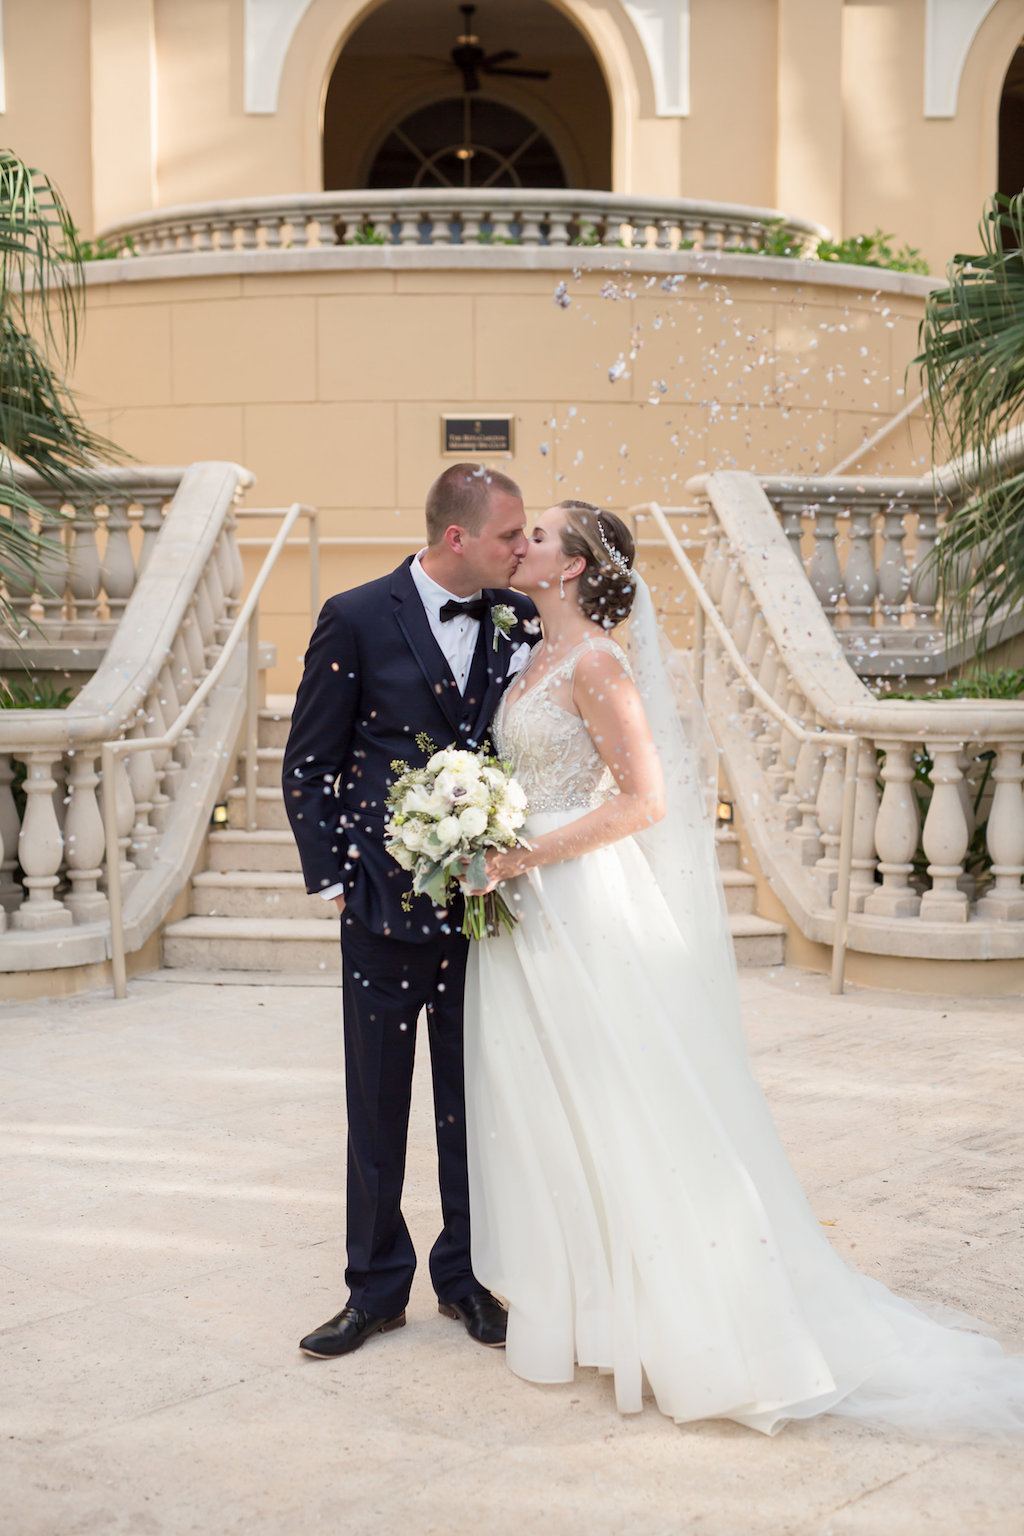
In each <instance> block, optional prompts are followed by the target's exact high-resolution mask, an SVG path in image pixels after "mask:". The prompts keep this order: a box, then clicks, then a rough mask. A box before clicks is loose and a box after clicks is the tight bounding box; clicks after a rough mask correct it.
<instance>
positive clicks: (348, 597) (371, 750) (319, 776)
mask: <svg viewBox="0 0 1024 1536" xmlns="http://www.w3.org/2000/svg"><path fill="white" fill-rule="evenodd" d="M411 564H412V558H411V557H410V558H409V559H408V560H406V561H405V562H404V563H403V564H402V565H400V566H399V568H398V570H397V571H392V573H391V575H390V576H382V577H380V578H379V579H378V580H377V581H370V582H367V583H366V585H365V586H362V587H354V588H353V589H352V590H351V591H349V592H339V593H338V594H337V596H335V597H331V598H328V600H327V602H326V603H325V604H324V606H323V609H322V611H321V613H320V619H319V622H318V624H317V627H316V630H315V631H314V634H313V638H312V639H311V640H310V643H309V649H308V650H307V652H306V664H305V671H304V672H303V676H302V681H301V683H300V684H299V689H298V694H297V696H296V700H295V709H294V712H293V714H292V726H291V731H290V733H289V736H288V745H287V747H286V748H285V755H284V769H283V775H282V786H283V790H284V802H285V807H286V809H287V811H288V819H289V821H290V822H291V826H292V831H293V833H294V834H295V841H296V843H297V844H298V848H299V855H300V857H301V859H302V870H303V874H304V875H305V878H306V887H307V889H308V890H309V891H311V892H314V891H323V890H326V889H327V888H328V887H329V886H332V885H336V884H339V883H340V884H342V885H343V886H344V888H345V899H346V906H347V908H348V910H350V911H351V912H352V913H354V915H355V916H356V917H357V918H358V919H359V921H360V922H361V923H362V924H363V925H364V926H365V927H367V928H369V929H370V930H371V932H373V933H379V934H390V935H391V936H392V937H394V938H399V939H405V940H407V941H411V942H413V943H425V942H427V941H428V940H430V939H432V938H434V937H435V935H436V934H437V933H438V932H439V931H440V929H441V926H442V924H443V923H444V922H445V921H446V919H445V918H444V916H443V915H441V914H440V913H439V912H438V910H437V909H436V908H434V907H433V905H432V904H431V902H430V901H429V900H428V898H427V897H425V896H419V897H416V898H415V899H414V900H413V903H412V909H411V911H409V912H404V911H403V910H402V897H403V895H404V894H405V892H406V891H407V890H408V889H409V887H410V884H411V880H412V877H411V875H410V874H409V873H408V871H406V870H403V869H401V868H400V866H399V865H398V864H396V863H395V861H394V859H392V858H391V856H390V854H389V853H388V852H387V851H386V850H385V847H384V820H385V816H386V814H387V794H388V790H389V789H390V787H391V784H392V782H393V781H394V778H395V774H394V772H393V771H392V763H394V762H395V761H404V762H407V763H409V764H410V766H415V765H419V764H422V763H423V762H424V761H425V756H424V754H423V752H422V751H421V750H420V749H419V748H418V747H417V745H416V737H417V735H419V734H420V733H421V732H422V733H425V734H426V735H427V736H428V737H429V738H430V740H431V741H432V742H433V744H434V746H435V747H437V748H441V747H447V746H451V745H452V744H453V743H455V744H457V745H459V746H466V747H477V746H479V745H480V744H481V742H483V741H484V740H485V739H486V736H487V729H488V727H489V725H490V723H491V718H492V716H493V715H494V711H495V710H496V708H497V707H498V702H499V700H500V698H501V695H502V692H503V691H504V689H505V686H506V685H507V683H508V681H509V678H508V667H509V661H510V659H511V655H512V652H513V651H514V649H515V648H516V646H517V645H520V644H521V643H522V642H523V641H528V642H530V643H532V642H534V641H535V640H536V639H538V638H539V632H538V633H533V634H531V633H528V632H527V631H526V630H525V629H524V627H523V626H524V623H525V622H526V621H527V620H530V619H533V618H535V616H536V609H535V608H534V606H533V604H532V603H531V602H530V600H529V598H526V597H523V596H522V594H521V593H519V592H510V591H502V590H487V591H485V592H484V596H485V597H486V598H487V599H488V601H489V603H490V604H491V605H492V606H493V605H494V604H496V603H507V604H508V605H509V607H511V608H513V609H514V610H515V613H516V624H515V626H514V628H513V629H512V633H511V635H510V637H509V639H507V640H506V639H504V638H502V636H501V635H500V634H499V637H498V643H497V648H495V646H494V623H493V620H492V618H491V613H490V608H488V610H487V612H485V613H484V615H483V616H482V618H481V620H480V631H479V635H478V637H477V647H476V652H475V655H474V659H473V665H472V668H471V671H470V674H469V678H468V681H467V684H466V691H465V694H464V695H463V694H460V693H459V689H458V685H457V683H456V681H455V679H454V677H453V676H452V673H451V669H450V668H449V666H448V663H447V661H446V660H445V658H444V655H443V653H442V651H441V649H440V647H439V646H438V644H437V641H436V640H435V639H434V636H433V633H432V632H431V628H430V622H429V620H428V618H427V614H426V610H425V609H424V607H423V603H422V600H421V599H420V595H419V593H418V592H417V590H416V587H415V585H414V583H413V579H412V576H411V575H410V573H409V567H410V566H411Z"/></svg>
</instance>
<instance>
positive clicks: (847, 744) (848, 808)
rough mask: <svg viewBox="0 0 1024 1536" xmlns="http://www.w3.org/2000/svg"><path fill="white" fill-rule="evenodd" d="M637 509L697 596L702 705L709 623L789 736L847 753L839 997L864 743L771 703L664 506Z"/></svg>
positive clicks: (836, 941) (835, 978) (835, 946)
mask: <svg viewBox="0 0 1024 1536" xmlns="http://www.w3.org/2000/svg"><path fill="white" fill-rule="evenodd" d="M634 510H635V511H636V512H638V513H642V514H645V515H649V516H650V517H651V518H652V519H653V521H654V522H655V523H657V525H658V527H659V529H660V530H661V533H662V535H663V537H664V539H665V543H666V544H667V545H668V548H669V551H670V553H671V554H672V556H673V558H674V560H675V562H676V564H677V565H678V567H679V569H680V570H681V571H682V573H683V576H684V577H685V579H686V581H687V584H688V585H689V587H690V590H691V591H692V592H693V595H694V597H695V598H696V599H697V604H698V608H697V613H696V614H695V615H694V630H693V655H694V673H695V676H696V681H697V688H698V692H699V694H700V698H701V703H703V702H704V620H705V618H707V619H708V620H709V621H710V623H711V627H712V629H713V630H714V631H715V634H716V635H717V637H718V639H719V641H720V643H721V645H722V647H723V649H724V650H725V653H726V655H727V656H728V657H729V660H730V661H731V662H732V664H733V666H734V667H735V668H736V671H737V672H738V673H739V675H740V676H741V677H742V678H743V681H744V682H745V683H746V685H747V687H748V688H749V689H750V691H751V693H752V694H753V695H754V697H755V698H756V699H757V700H758V702H759V703H760V704H761V705H762V706H763V707H764V708H765V709H766V710H767V711H768V713H769V714H770V715H772V716H773V717H774V719H776V720H777V721H778V722H779V724H780V725H781V726H783V727H784V729H785V730H787V731H789V732H790V734H791V735H792V736H793V737H794V738H795V739H796V740H797V741H799V742H807V741H813V742H821V743H823V744H824V745H826V746H835V747H842V748H843V749H844V750H845V753H846V762H845V771H844V774H843V806H842V813H841V816H840V821H839V872H838V876H837V886H836V916H835V929H834V932H833V937H832V978H831V990H832V992H833V994H835V995H836V996H841V995H842V991H843V980H844V976H845V971H846V946H847V940H848V937H849V918H850V877H851V874H852V871H853V821H854V812H855V810H856V804H857V800H856V795H857V759H858V757H859V755H860V743H861V738H860V737H859V736H855V735H853V734H851V733H850V732H846V731H819V730H815V731H809V730H808V729H807V727H806V726H805V725H803V724H802V723H801V721H799V720H796V719H794V717H793V716H792V715H791V714H789V713H788V711H787V710H785V709H783V708H782V706H781V704H779V703H778V702H777V701H776V700H775V699H773V698H772V696H771V694H770V693H768V691H767V690H766V689H765V688H764V687H762V685H761V683H760V682H759V681H758V680H757V678H756V677H755V676H754V674H753V672H752V671H751V670H750V668H749V667H748V666H747V663H746V660H745V659H744V657H743V656H742V655H741V653H740V650H739V647H738V646H737V645H736V642H735V640H734V639H733V638H732V635H731V634H730V633H729V630H728V628H727V626H726V624H725V622H724V620H723V619H722V617H721V615H720V614H719V612H718V609H717V608H716V607H715V604H714V602H713V600H712V598H711V596H710V594H709V593H708V590H707V588H706V587H705V585H704V583H703V582H702V581H701V579H700V577H699V576H698V574H697V572H696V570H695V569H694V566H693V564H692V562H691V560H690V558H689V556H688V555H687V554H686V551H685V550H684V549H683V546H682V545H681V544H680V542H679V540H678V539H677V538H676V536H675V534H674V532H673V531H672V527H671V524H670V523H669V521H668V518H667V517H666V516H665V514H664V512H663V511H662V509H661V507H660V506H659V505H658V503H657V502H656V501H650V502H646V503H644V505H642V506H640V507H637V508H635V509H634Z"/></svg>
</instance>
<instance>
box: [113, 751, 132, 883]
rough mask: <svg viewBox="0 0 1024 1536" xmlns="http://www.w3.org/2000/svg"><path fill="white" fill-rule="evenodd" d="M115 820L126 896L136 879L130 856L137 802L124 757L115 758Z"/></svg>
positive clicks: (122, 881)
mask: <svg viewBox="0 0 1024 1536" xmlns="http://www.w3.org/2000/svg"><path fill="white" fill-rule="evenodd" d="M113 771H114V819H115V821H116V824H117V847H118V855H119V858H120V861H121V894H122V896H126V895H127V894H128V891H129V890H130V889H131V886H132V884H133V883H134V881H135V877H136V873H137V871H136V868H135V865H134V863H133V862H132V860H131V859H130V858H129V856H128V850H129V847H130V845H131V840H132V827H133V825H134V823H135V801H134V798H133V796H132V786H131V781H130V780H129V778H128V764H127V763H126V761H125V759H124V758H123V757H120V756H119V757H115V758H114V769H113Z"/></svg>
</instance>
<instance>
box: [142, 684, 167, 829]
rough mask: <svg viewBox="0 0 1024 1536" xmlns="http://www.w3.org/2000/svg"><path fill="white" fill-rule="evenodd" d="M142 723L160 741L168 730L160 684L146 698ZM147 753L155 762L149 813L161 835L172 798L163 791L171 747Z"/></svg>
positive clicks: (144, 728)
mask: <svg viewBox="0 0 1024 1536" xmlns="http://www.w3.org/2000/svg"><path fill="white" fill-rule="evenodd" d="M142 725H143V730H144V731H145V734H146V735H147V736H148V737H152V739H153V740H154V741H159V740H160V738H161V737H162V736H163V735H164V733H165V732H166V730H167V721H166V720H165V718H164V712H163V707H162V705H161V703H160V688H159V684H158V685H157V687H156V688H154V690H153V692H152V693H151V694H150V695H149V698H148V699H147V700H146V709H145V715H144V719H143V722H142ZM147 726H148V727H149V729H148V730H147V729H146V727H147ZM146 755H147V756H148V757H149V759H150V761H151V762H152V764H153V776H154V780H155V787H154V789H153V793H152V795H151V796H150V803H151V805H152V809H151V811H150V813H149V819H150V821H151V822H152V824H153V826H154V827H155V828H156V830H157V834H158V835H159V833H161V832H162V831H163V830H164V827H165V826H166V825H167V815H168V812H169V810H170V806H171V802H170V799H169V798H168V796H167V795H165V794H164V791H163V781H164V770H165V767H166V764H167V763H168V762H169V761H170V757H171V749H170V747H154V749H153V751H152V752H149V753H147V754H146Z"/></svg>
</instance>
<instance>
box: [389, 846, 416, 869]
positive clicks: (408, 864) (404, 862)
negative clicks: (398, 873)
mask: <svg viewBox="0 0 1024 1536" xmlns="http://www.w3.org/2000/svg"><path fill="white" fill-rule="evenodd" d="M389 852H390V854H391V857H392V858H393V859H394V860H395V862H396V863H397V864H400V865H401V866H402V868H403V869H415V868H416V862H417V859H418V857H419V856H418V854H415V853H413V851H412V849H411V848H405V847H403V846H402V844H401V843H394V844H393V845H392V846H391V848H390V849H389Z"/></svg>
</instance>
